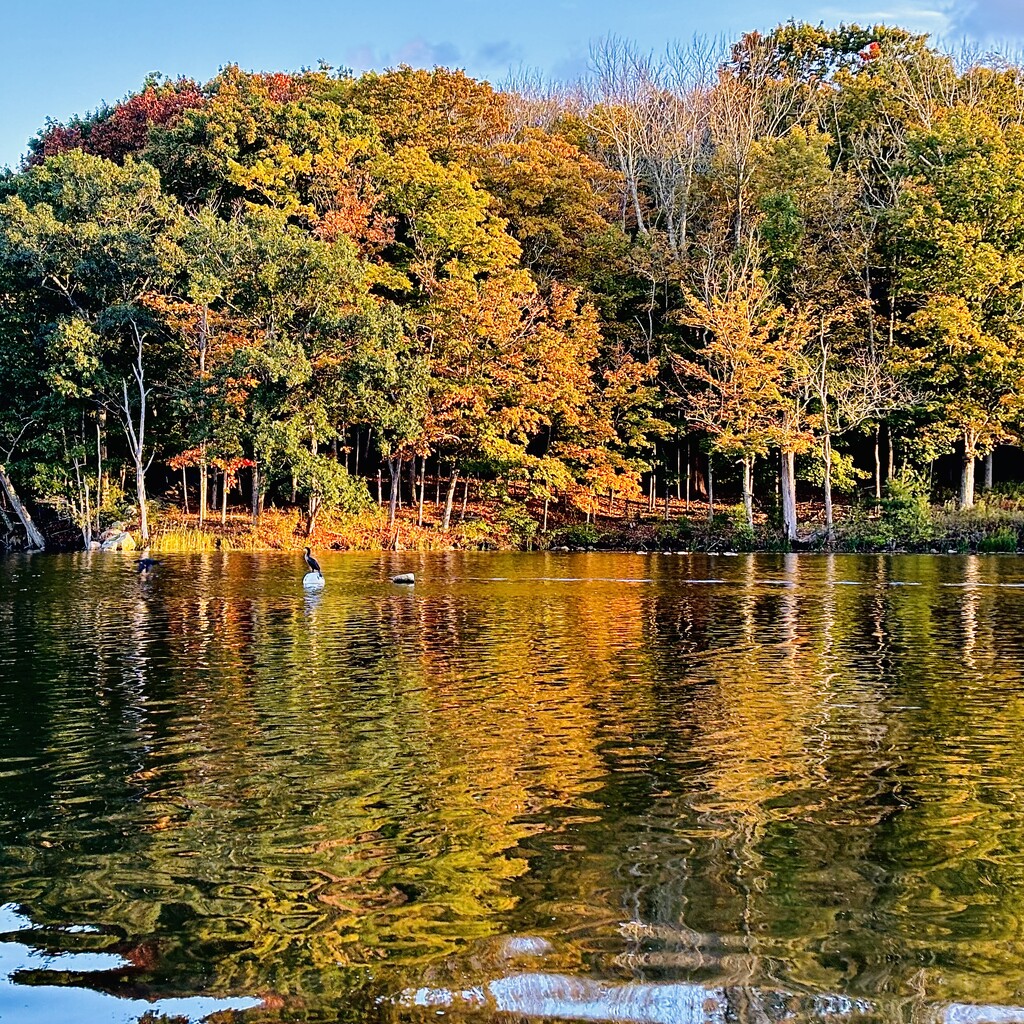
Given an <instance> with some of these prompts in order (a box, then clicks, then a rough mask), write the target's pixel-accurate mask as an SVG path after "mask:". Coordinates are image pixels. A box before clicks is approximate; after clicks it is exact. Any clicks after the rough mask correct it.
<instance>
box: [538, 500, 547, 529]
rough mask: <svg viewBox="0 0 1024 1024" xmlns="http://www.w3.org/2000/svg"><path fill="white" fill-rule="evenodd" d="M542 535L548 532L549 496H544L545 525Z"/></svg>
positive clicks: (542, 527)
mask: <svg viewBox="0 0 1024 1024" xmlns="http://www.w3.org/2000/svg"><path fill="white" fill-rule="evenodd" d="M540 532H541V533H547V532H548V495H546V494H545V495H544V523H543V525H542V526H541V528H540Z"/></svg>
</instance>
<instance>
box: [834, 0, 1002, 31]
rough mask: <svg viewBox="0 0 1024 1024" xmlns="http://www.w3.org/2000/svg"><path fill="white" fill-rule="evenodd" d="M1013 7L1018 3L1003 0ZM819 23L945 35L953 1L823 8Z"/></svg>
mask: <svg viewBox="0 0 1024 1024" xmlns="http://www.w3.org/2000/svg"><path fill="white" fill-rule="evenodd" d="M1007 2H1009V3H1016V2H1018V0H1007ZM821 20H822V21H824V22H825V24H826V25H828V24H833V23H837V22H840V21H842V22H845V23H846V24H847V25H849V24H850V23H851V22H856V23H857V24H858V25H878V24H885V25H899V26H900V27H902V28H908V29H910V30H911V31H914V32H928V33H931V34H932V35H945V34H946V33H947V32H949V31H950V29H952V28H954V26H955V16H954V3H953V0H928V2H921V3H915V2H914V0H909V2H904V3H895V4H888V5H882V4H876V5H873V6H871V7H862V8H857V7H855V6H852V5H851V6H844V7H825V8H823V9H822V10H821Z"/></svg>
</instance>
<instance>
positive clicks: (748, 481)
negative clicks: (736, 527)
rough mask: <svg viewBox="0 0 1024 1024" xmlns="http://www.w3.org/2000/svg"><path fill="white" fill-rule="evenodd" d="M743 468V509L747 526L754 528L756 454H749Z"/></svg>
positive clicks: (744, 460) (742, 464)
mask: <svg viewBox="0 0 1024 1024" xmlns="http://www.w3.org/2000/svg"><path fill="white" fill-rule="evenodd" d="M740 465H741V466H742V469H743V511H744V513H745V514H746V517H747V526H748V527H749V529H750V530H751V531H752V530H753V529H754V456H753V455H748V456H747V457H746V458H745V459H743V461H742V462H741V464H740Z"/></svg>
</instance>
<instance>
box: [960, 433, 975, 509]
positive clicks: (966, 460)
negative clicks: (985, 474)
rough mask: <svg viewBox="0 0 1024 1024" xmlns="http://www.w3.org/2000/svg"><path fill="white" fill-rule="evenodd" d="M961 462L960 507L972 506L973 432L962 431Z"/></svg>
mask: <svg viewBox="0 0 1024 1024" xmlns="http://www.w3.org/2000/svg"><path fill="white" fill-rule="evenodd" d="M963 442H964V451H963V462H962V463H961V467H960V507H961V508H973V507H974V459H975V445H976V444H977V440H976V438H975V435H974V432H973V431H970V430H965V431H964V438H963Z"/></svg>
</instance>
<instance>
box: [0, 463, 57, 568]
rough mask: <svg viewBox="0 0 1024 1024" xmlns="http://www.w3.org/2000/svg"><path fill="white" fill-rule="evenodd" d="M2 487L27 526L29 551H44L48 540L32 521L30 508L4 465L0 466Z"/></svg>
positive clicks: (22, 522)
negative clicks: (23, 500)
mask: <svg viewBox="0 0 1024 1024" xmlns="http://www.w3.org/2000/svg"><path fill="white" fill-rule="evenodd" d="M0 488H3V492H4V494H6V495H7V500H8V501H9V502H10V504H11V508H13V509H14V514H15V515H16V516H17V517H18V518H19V519H20V520H21V525H22V526H23V527H24V528H25V536H26V537H27V538H28V549H29V551H44V550H45V549H46V541H45V540H43V535H42V534H41V533H40V532H39V530H38V529H37V527H36V524H35V523H33V522H32V517H31V516H30V515H29V514H28V509H27V508H25V506H24V505H23V504H22V503H21V499H20V498H19V497H18V492H17V491H16V490H15V489H14V484H12V483H11V478H10V477H9V476H8V475H7V470H6V468H5V467H4V466H0Z"/></svg>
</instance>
